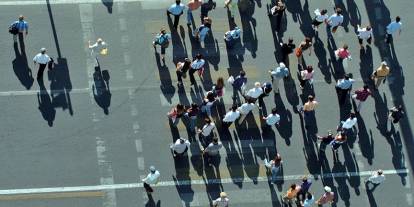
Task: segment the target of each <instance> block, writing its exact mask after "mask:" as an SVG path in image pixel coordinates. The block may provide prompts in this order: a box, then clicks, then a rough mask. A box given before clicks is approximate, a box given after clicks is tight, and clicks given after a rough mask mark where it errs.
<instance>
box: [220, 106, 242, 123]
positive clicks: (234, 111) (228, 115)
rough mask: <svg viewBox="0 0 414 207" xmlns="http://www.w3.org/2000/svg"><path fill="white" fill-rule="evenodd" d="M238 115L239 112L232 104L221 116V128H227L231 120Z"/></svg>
mask: <svg viewBox="0 0 414 207" xmlns="http://www.w3.org/2000/svg"><path fill="white" fill-rule="evenodd" d="M239 117H240V112H239V111H238V110H237V106H236V105H233V106H232V107H231V109H230V110H229V111H228V112H227V113H226V115H225V116H224V118H223V121H222V122H221V123H222V126H223V128H228V127H229V126H230V125H231V124H232V123H233V122H235V121H236V119H238V118H239Z"/></svg>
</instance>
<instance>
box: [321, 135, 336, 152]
mask: <svg viewBox="0 0 414 207" xmlns="http://www.w3.org/2000/svg"><path fill="white" fill-rule="evenodd" d="M317 138H318V140H319V141H320V143H318V145H317V146H318V148H319V150H321V151H325V147H326V145H329V144H330V143H331V142H332V140H334V139H335V136H334V135H333V134H332V132H331V131H328V135H326V136H323V137H322V136H317Z"/></svg>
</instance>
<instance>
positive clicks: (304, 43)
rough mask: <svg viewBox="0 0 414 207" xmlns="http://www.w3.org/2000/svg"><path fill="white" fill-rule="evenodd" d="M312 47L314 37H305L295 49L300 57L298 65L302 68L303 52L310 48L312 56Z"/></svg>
mask: <svg viewBox="0 0 414 207" xmlns="http://www.w3.org/2000/svg"><path fill="white" fill-rule="evenodd" d="M311 47H312V39H311V38H310V37H305V40H304V41H302V42H301V43H300V45H299V47H298V48H296V49H295V55H296V57H297V58H298V65H299V68H300V69H302V65H303V52H304V51H305V50H307V49H309V56H311V55H312V50H311V49H310V48H311Z"/></svg>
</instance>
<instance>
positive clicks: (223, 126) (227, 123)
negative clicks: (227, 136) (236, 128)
mask: <svg viewBox="0 0 414 207" xmlns="http://www.w3.org/2000/svg"><path fill="white" fill-rule="evenodd" d="M232 123H233V122H225V121H223V122H221V126H222V128H225V129H227V128H229V127H230V126H231V124H232Z"/></svg>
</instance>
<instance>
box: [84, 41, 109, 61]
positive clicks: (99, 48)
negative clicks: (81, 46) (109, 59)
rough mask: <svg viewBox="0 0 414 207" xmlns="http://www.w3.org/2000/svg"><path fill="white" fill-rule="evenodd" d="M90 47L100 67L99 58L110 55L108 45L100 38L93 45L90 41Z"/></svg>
mask: <svg viewBox="0 0 414 207" xmlns="http://www.w3.org/2000/svg"><path fill="white" fill-rule="evenodd" d="M88 47H89V49H90V50H91V55H92V56H94V57H95V60H96V65H97V66H99V60H98V56H99V55H102V56H105V55H108V44H107V43H106V42H104V41H103V39H102V38H98V39H97V40H96V42H95V43H93V44H91V41H88Z"/></svg>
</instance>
